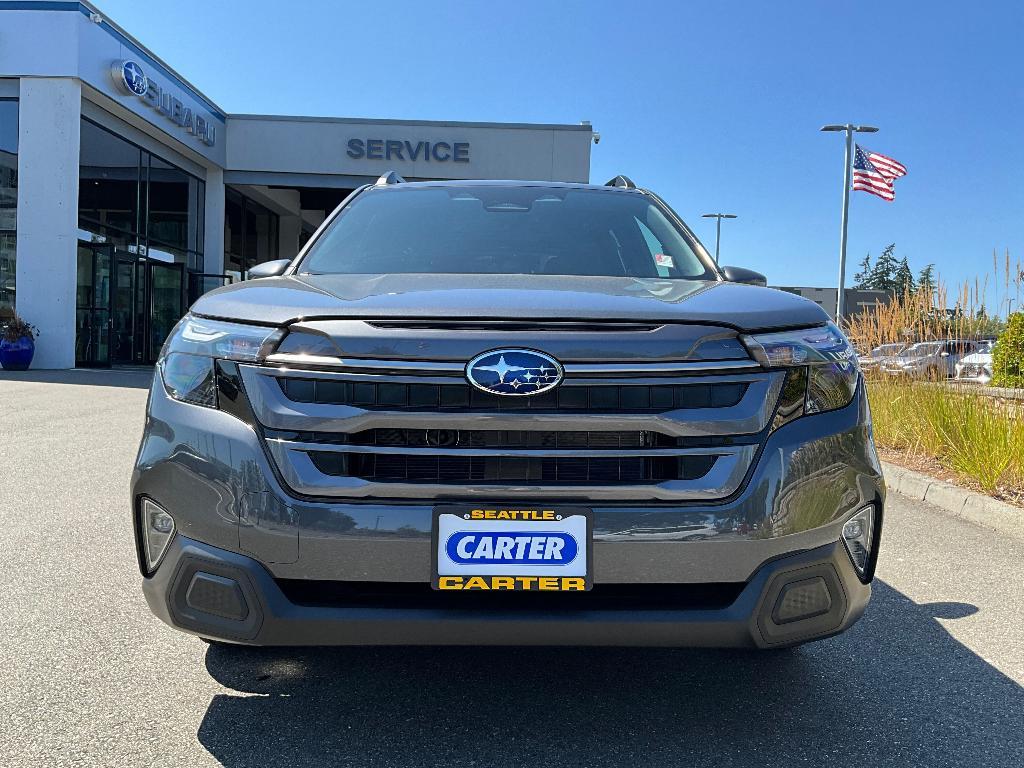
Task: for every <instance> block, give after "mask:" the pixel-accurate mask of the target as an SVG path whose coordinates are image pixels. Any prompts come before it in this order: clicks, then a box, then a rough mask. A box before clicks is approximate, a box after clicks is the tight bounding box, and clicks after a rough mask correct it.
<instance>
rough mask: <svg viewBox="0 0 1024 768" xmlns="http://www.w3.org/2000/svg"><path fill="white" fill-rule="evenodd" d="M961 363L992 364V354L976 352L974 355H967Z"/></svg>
mask: <svg viewBox="0 0 1024 768" xmlns="http://www.w3.org/2000/svg"><path fill="white" fill-rule="evenodd" d="M960 362H961V363H966V364H968V365H988V364H990V363H991V362H992V353H991V352H975V353H974V354H972V355H966V356H964V357H963V358H962V359H961V360H960Z"/></svg>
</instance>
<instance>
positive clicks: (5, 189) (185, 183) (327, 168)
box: [0, 0, 594, 368]
mask: <svg viewBox="0 0 1024 768" xmlns="http://www.w3.org/2000/svg"><path fill="white" fill-rule="evenodd" d="M593 136H594V134H593V131H592V129H591V127H590V125H589V124H587V123H582V124H578V125H538V124H519V123H468V122H440V121H411V120H371V119H362V118H351V117H294V116H282V115H249V114H244V115H238V114H228V113H226V112H225V111H224V110H222V109H221V108H219V107H218V106H217V105H216V104H215V103H214V102H213V101H211V100H210V99H209V98H208V97H206V96H204V95H203V94H202V92H200V91H199V90H198V89H197V88H196V87H195V86H194V85H192V84H191V83H188V82H187V81H186V80H185V79H184V78H182V77H181V76H180V75H178V74H177V73H176V72H175V71H174V70H173V69H172V68H171V67H170V66H168V65H167V64H166V63H164V62H163V61H162V60H161V59H160V58H159V57H158V56H157V55H156V54H155V53H153V52H152V51H150V50H149V49H148V48H146V47H145V46H144V45H143V44H142V43H140V42H139V41H138V40H136V39H135V38H134V37H132V36H131V35H129V34H128V33H127V32H126V31H124V30H123V29H121V28H120V27H118V26H117V25H116V24H114V23H113V22H111V21H110V20H109V19H107V18H106V17H105V16H103V14H102V12H101V11H99V10H98V9H97V8H95V7H94V6H92V5H90V4H88V3H81V2H56V1H54V2H48V1H46V0H43V1H37V2H17V1H14V2H3V3H0V324H2V323H3V322H4V321H5V320H6V319H7V318H9V317H10V316H11V315H12V314H13V313H14V311H15V310H16V311H17V312H18V314H19V315H21V316H22V317H23V318H24V319H25V320H27V321H28V322H30V323H32V324H33V325H35V326H36V327H37V328H38V329H39V335H38V338H37V341H36V345H37V346H36V356H35V360H34V362H33V367H34V368H70V367H73V366H106V365H121V364H148V363H152V362H153V361H154V359H155V358H156V355H157V354H158V353H159V350H160V346H161V344H162V343H163V340H164V339H165V338H166V336H167V334H168V332H169V331H170V329H171V327H172V326H173V325H174V323H175V322H176V321H177V320H178V318H180V317H181V316H182V315H183V314H184V312H185V311H186V309H187V308H188V306H189V304H190V303H191V302H192V301H193V300H194V299H195V298H196V297H197V296H199V295H200V294H202V293H204V292H205V291H207V290H210V289H212V288H214V287H217V286H220V285H223V284H225V283H227V282H230V281H234V280H239V279H244V277H245V275H246V271H247V270H248V269H250V268H252V267H253V266H254V265H255V264H259V263H261V262H264V261H269V260H272V259H279V258H288V257H292V256H294V255H295V254H296V253H297V252H298V250H299V248H301V247H302V245H303V243H305V241H306V240H307V239H308V238H309V236H310V235H311V234H312V233H313V231H314V230H315V229H316V227H317V226H318V225H319V224H320V223H321V222H322V221H323V220H324V218H325V217H326V216H327V215H328V214H329V213H330V212H331V210H332V209H333V208H334V207H335V206H337V205H338V203H339V202H341V200H343V199H344V197H345V196H346V195H347V194H348V193H349V192H351V191H352V190H353V189H355V188H356V187H358V186H360V185H362V184H366V183H372V182H373V181H375V180H376V179H377V178H378V177H379V176H380V175H381V174H383V173H385V172H387V171H389V170H395V171H397V172H398V173H399V174H401V175H402V176H404V177H405V178H406V179H409V180H414V179H415V180H420V179H467V178H508V179H517V178H518V179H522V178H529V179H541V180H553V181H583V182H585V181H588V180H589V176H590V147H591V143H592V138H593Z"/></svg>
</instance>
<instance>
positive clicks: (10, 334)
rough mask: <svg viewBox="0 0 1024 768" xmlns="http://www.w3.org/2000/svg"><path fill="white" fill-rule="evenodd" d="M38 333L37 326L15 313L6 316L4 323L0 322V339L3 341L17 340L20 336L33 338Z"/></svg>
mask: <svg viewBox="0 0 1024 768" xmlns="http://www.w3.org/2000/svg"><path fill="white" fill-rule="evenodd" d="M38 333H39V329H38V328H36V327H35V326H34V325H32V323H29V322H27V321H25V320H24V319H23V318H21V317H19V316H18V315H17V314H15V315H14V316H13V317H11V318H8V319H7V321H6V322H5V323H3V324H0V339H4V340H5V341H17V340H18V339H21V338H29V339H35V337H36V335H37V334H38Z"/></svg>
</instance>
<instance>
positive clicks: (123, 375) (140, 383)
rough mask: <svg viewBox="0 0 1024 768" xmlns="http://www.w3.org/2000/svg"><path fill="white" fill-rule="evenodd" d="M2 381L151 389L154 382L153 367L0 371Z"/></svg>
mask: <svg viewBox="0 0 1024 768" xmlns="http://www.w3.org/2000/svg"><path fill="white" fill-rule="evenodd" d="M2 381H30V382H35V383H40V384H77V385H79V386H88V387H126V388H129V389H149V385H150V384H151V383H152V382H153V367H152V366H148V367H147V366H127V367H124V368H71V369H68V370H52V371H51V370H38V371H36V370H28V371H5V370H3V369H0V382H2Z"/></svg>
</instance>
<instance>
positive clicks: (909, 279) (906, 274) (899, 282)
mask: <svg viewBox="0 0 1024 768" xmlns="http://www.w3.org/2000/svg"><path fill="white" fill-rule="evenodd" d="M895 279H896V292H897V293H900V294H902V293H904V292H907V293H913V292H914V290H915V289H916V288H917V286H916V285H915V283H914V273H913V272H911V271H910V265H909V264H908V263H907V257H906V256H904V257H903V260H902V261H900V265H899V266H898V267H896V274H895Z"/></svg>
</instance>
